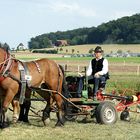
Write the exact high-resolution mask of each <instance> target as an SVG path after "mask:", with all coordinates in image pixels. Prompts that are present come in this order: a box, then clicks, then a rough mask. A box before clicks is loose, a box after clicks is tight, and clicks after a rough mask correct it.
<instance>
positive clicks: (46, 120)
mask: <svg viewBox="0 0 140 140" xmlns="http://www.w3.org/2000/svg"><path fill="white" fill-rule="evenodd" d="M50 102H51V101H50V97H49V98H47V105H46V107H45V109H44V110H43V116H42V121H43V123H44V125H45V126H47V125H48V124H49V122H50V112H51V106H50Z"/></svg>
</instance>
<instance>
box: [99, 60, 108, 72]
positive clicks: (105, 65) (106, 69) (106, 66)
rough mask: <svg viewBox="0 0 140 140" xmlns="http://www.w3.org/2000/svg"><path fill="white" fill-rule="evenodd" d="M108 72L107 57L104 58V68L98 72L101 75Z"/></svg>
mask: <svg viewBox="0 0 140 140" xmlns="http://www.w3.org/2000/svg"><path fill="white" fill-rule="evenodd" d="M107 72H108V60H107V59H104V61H103V68H102V70H101V71H99V72H98V74H99V75H104V74H107Z"/></svg>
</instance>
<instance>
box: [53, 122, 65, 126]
mask: <svg viewBox="0 0 140 140" xmlns="http://www.w3.org/2000/svg"><path fill="white" fill-rule="evenodd" d="M55 126H56V127H57V126H58V127H62V126H64V124H63V123H61V122H57V123H56V124H55Z"/></svg>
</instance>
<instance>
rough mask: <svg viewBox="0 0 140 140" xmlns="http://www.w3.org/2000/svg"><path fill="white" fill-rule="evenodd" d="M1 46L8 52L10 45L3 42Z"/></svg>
mask: <svg viewBox="0 0 140 140" xmlns="http://www.w3.org/2000/svg"><path fill="white" fill-rule="evenodd" d="M3 48H4V50H5V51H6V52H8V51H9V50H10V47H9V45H8V44H7V43H4V45H3Z"/></svg>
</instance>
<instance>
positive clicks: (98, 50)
mask: <svg viewBox="0 0 140 140" xmlns="http://www.w3.org/2000/svg"><path fill="white" fill-rule="evenodd" d="M94 52H95V53H97V52H100V53H102V52H103V50H102V48H101V47H100V46H97V47H96V48H95V50H94Z"/></svg>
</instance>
